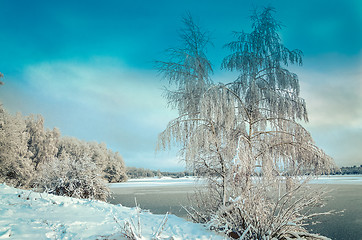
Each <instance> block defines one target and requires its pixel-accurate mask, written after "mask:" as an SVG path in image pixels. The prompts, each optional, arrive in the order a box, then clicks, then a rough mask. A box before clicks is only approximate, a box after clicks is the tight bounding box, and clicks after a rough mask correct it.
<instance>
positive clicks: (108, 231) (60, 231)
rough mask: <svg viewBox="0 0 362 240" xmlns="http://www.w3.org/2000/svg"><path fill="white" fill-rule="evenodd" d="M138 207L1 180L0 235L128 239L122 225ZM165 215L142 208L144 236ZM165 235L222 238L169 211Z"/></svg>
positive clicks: (166, 237)
mask: <svg viewBox="0 0 362 240" xmlns="http://www.w3.org/2000/svg"><path fill="white" fill-rule="evenodd" d="M136 216H137V210H136V209H135V208H127V207H123V206H121V205H112V204H107V203H104V202H100V201H92V200H81V199H74V198H69V197H60V196H54V195H51V194H44V193H42V194H40V193H36V192H32V191H27V190H21V189H16V188H12V187H9V186H7V185H5V184H0V239H125V238H124V237H122V234H121V227H122V226H123V223H124V221H125V220H130V219H134V221H135V222H136ZM163 218H164V216H163V215H154V214H151V213H149V212H141V214H140V219H141V226H142V235H143V237H144V238H143V239H152V236H153V234H154V232H156V231H157V229H158V227H159V225H160V223H161V222H162V220H163ZM161 237H162V239H171V238H170V237H173V239H175V240H176V239H205V240H206V239H223V237H222V236H219V235H216V234H215V233H213V232H211V231H208V230H206V229H205V228H204V227H203V226H202V225H200V224H195V223H191V222H187V221H186V220H184V219H182V218H179V217H176V216H174V215H169V216H168V220H167V222H166V224H165V228H164V230H163V232H162V234H161Z"/></svg>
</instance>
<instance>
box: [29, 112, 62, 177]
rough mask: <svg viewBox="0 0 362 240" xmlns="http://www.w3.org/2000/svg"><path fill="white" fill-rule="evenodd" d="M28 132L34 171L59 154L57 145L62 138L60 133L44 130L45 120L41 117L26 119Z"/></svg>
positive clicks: (31, 116)
mask: <svg viewBox="0 0 362 240" xmlns="http://www.w3.org/2000/svg"><path fill="white" fill-rule="evenodd" d="M26 131H27V132H28V133H29V140H28V150H29V151H30V152H31V156H30V158H31V159H32V162H33V165H34V169H35V170H37V169H38V167H39V164H43V163H45V162H47V161H50V160H51V159H53V158H54V157H55V155H56V154H57V152H58V148H57V144H58V141H59V138H60V131H59V130H58V129H57V128H54V129H53V130H48V129H44V118H43V117H42V116H41V115H38V116H37V117H34V116H33V115H30V116H29V117H27V119H26Z"/></svg>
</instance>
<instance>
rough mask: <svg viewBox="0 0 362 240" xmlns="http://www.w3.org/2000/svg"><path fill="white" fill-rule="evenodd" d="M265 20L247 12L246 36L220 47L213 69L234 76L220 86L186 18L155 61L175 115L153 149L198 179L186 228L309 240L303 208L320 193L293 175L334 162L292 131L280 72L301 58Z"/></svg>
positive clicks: (292, 107) (302, 111)
mask: <svg viewBox="0 0 362 240" xmlns="http://www.w3.org/2000/svg"><path fill="white" fill-rule="evenodd" d="M272 14H273V9H272V8H265V9H264V10H263V11H262V12H256V13H255V14H254V15H253V16H252V18H251V20H252V22H253V25H252V29H253V30H252V32H251V33H245V32H240V33H235V38H236V39H235V40H234V41H232V42H231V43H229V44H227V45H226V47H227V48H228V49H229V50H230V52H231V53H230V55H229V56H227V57H225V58H224V60H223V63H222V68H223V69H225V70H228V71H237V72H238V73H239V74H238V77H237V79H236V80H233V81H230V82H229V83H226V84H221V83H219V84H215V83H213V82H212V80H211V78H210V74H211V73H212V68H211V64H210V61H209V60H208V59H207V58H206V55H205V51H206V46H207V43H208V38H207V34H206V33H204V32H202V31H201V30H200V28H199V27H197V26H196V25H195V24H194V22H193V21H192V19H191V18H190V17H188V18H186V20H185V21H184V22H185V26H186V27H185V30H184V31H183V34H182V35H181V38H182V40H183V44H184V45H183V46H182V47H180V48H177V49H171V50H169V51H168V53H169V61H166V62H159V70H160V72H161V73H162V74H163V76H164V77H165V78H166V79H168V80H169V82H170V84H171V86H174V87H175V88H174V89H173V90H167V91H166V94H165V95H166V98H167V99H168V100H169V102H170V105H171V106H173V107H175V108H177V109H178V111H179V117H178V118H176V119H174V120H172V121H171V122H170V123H169V124H168V126H167V128H166V130H165V131H164V132H162V133H161V134H160V136H159V145H160V147H161V148H166V147H169V146H171V145H172V144H173V143H175V142H176V143H178V144H180V145H181V147H182V150H181V156H182V158H183V159H184V160H185V161H186V163H187V166H188V167H189V168H191V169H192V170H193V171H194V172H195V174H196V175H197V176H199V177H203V178H206V179H207V183H208V188H207V191H200V192H199V194H198V195H197V196H198V201H197V203H198V204H197V205H198V206H197V207H196V209H194V210H195V211H194V214H193V218H194V220H195V221H199V222H206V223H208V224H210V226H211V227H212V228H214V229H215V230H218V231H223V232H225V233H227V234H233V235H234V236H235V237H238V238H239V237H240V238H246V239H272V238H276V239H288V238H297V237H301V238H310V239H317V238H319V237H318V236H317V235H315V236H314V235H311V234H309V233H307V232H306V230H305V229H304V228H303V227H302V222H303V220H305V219H306V218H308V217H309V215H308V214H306V212H307V211H308V210H307V209H309V207H313V206H317V205H320V203H321V202H320V200H321V199H320V197H319V196H320V194H311V193H310V192H308V190H306V189H305V184H301V183H300V179H299V178H297V177H296V176H301V175H303V174H305V173H308V174H309V175H314V174H320V173H322V172H328V171H329V170H330V169H331V168H333V167H334V162H333V160H332V159H331V158H330V157H329V156H327V155H326V154H325V153H324V152H323V151H322V150H321V149H319V148H318V147H317V146H316V145H315V144H314V141H313V139H312V137H311V135H310V133H309V132H308V131H307V130H306V129H305V128H304V127H303V126H302V125H301V122H303V121H304V122H307V121H308V116H307V110H306V103H305V101H304V99H302V98H301V97H300V95H299V94H300V88H299V80H298V77H297V75H296V74H294V73H292V72H290V71H289V70H288V69H287V67H288V65H290V64H297V65H301V64H302V52H301V51H300V50H290V49H288V48H287V47H286V46H284V45H283V44H282V42H281V39H280V36H279V34H278V31H279V30H280V28H281V27H280V24H279V23H278V22H277V21H276V20H275V19H274V18H273V15H272ZM285 179H286V180H285ZM284 186H285V187H284ZM297 196H300V197H299V198H297ZM302 210H304V211H305V212H304V213H303V214H302Z"/></svg>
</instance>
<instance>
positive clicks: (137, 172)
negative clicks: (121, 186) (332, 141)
mask: <svg viewBox="0 0 362 240" xmlns="http://www.w3.org/2000/svg"><path fill="white" fill-rule="evenodd" d="M126 172H127V176H128V178H130V179H134V178H147V177H173V178H180V177H186V176H194V174H193V173H191V172H187V171H183V172H162V171H160V170H151V169H146V168H136V167H127V170H126ZM349 174H362V165H360V166H353V167H341V168H340V169H339V170H337V171H334V172H332V173H331V175H349Z"/></svg>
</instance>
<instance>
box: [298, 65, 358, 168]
mask: <svg viewBox="0 0 362 240" xmlns="http://www.w3.org/2000/svg"><path fill="white" fill-rule="evenodd" d="M359 59H362V58H359ZM297 74H298V76H299V78H300V80H301V95H302V97H303V98H305V99H306V102H307V109H308V113H309V123H308V124H305V127H306V128H307V129H308V130H309V131H311V133H312V136H313V137H314V139H315V140H316V143H317V145H318V146H319V147H321V148H322V149H324V150H325V151H326V152H327V154H329V155H331V156H332V157H333V158H334V159H335V161H336V163H337V165H339V166H349V165H360V164H362V157H361V154H360V150H359V149H360V146H361V144H362V142H361V139H362V107H361V103H362V60H360V61H357V62H355V63H354V65H349V66H346V65H345V66H343V67H340V68H336V69H330V68H329V69H326V68H324V67H323V66H319V67H318V69H316V68H314V69H310V68H309V69H303V70H302V71H301V72H297Z"/></svg>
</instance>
